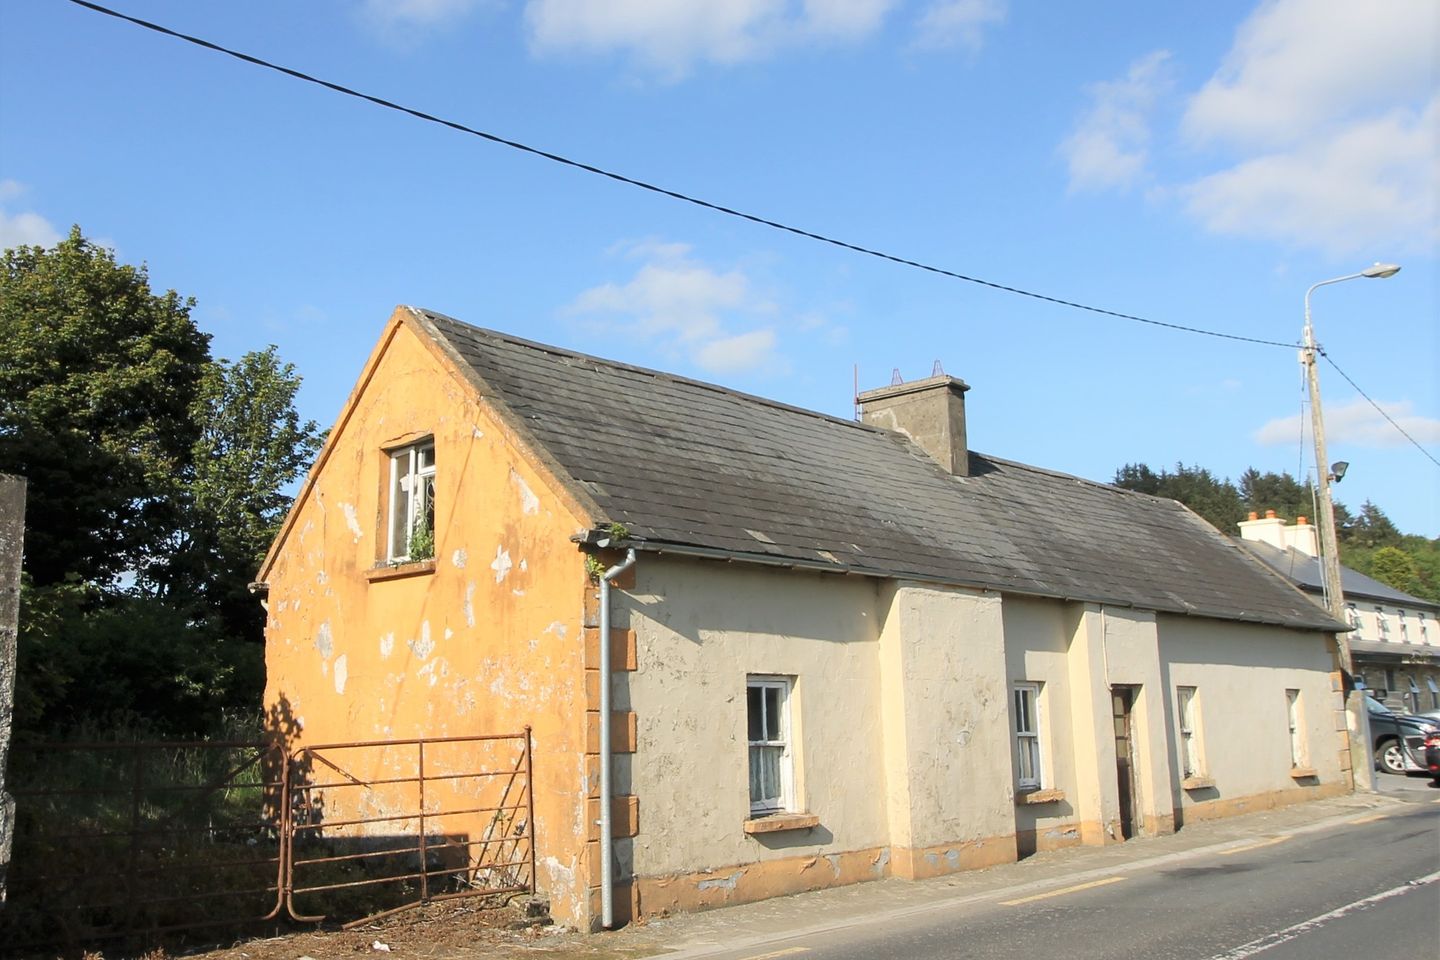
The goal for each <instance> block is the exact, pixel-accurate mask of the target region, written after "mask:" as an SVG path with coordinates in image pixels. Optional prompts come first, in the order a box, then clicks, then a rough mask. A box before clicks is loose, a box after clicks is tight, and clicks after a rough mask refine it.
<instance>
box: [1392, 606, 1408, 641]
mask: <svg viewBox="0 0 1440 960" xmlns="http://www.w3.org/2000/svg"><path fill="white" fill-rule="evenodd" d="M1395 619H1396V620H1398V621H1399V622H1400V642H1401V643H1409V642H1410V627H1409V625H1408V624H1406V622H1405V611H1404V610H1396V611H1395Z"/></svg>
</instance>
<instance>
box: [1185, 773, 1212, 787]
mask: <svg viewBox="0 0 1440 960" xmlns="http://www.w3.org/2000/svg"><path fill="white" fill-rule="evenodd" d="M1180 786H1181V787H1182V788H1183V789H1185V790H1205V789H1207V788H1209V787H1213V786H1215V778H1214V777H1206V776H1195V777H1186V778H1185V779H1184V780H1181V781H1180Z"/></svg>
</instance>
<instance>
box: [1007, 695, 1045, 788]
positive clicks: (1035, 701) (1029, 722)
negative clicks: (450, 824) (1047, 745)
mask: <svg viewBox="0 0 1440 960" xmlns="http://www.w3.org/2000/svg"><path fill="white" fill-rule="evenodd" d="M1013 699H1014V704H1013V706H1014V711H1013V712H1014V717H1015V759H1016V764H1017V766H1016V771H1017V775H1016V778H1015V782H1016V783H1017V784H1018V785H1019V786H1020V787H1021V789H1027V790H1038V789H1040V787H1041V786H1042V784H1041V782H1040V781H1041V776H1040V771H1041V765H1040V684H1038V683H1017V684H1015V688H1014V693H1013Z"/></svg>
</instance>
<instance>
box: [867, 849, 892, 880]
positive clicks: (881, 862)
mask: <svg viewBox="0 0 1440 960" xmlns="http://www.w3.org/2000/svg"><path fill="white" fill-rule="evenodd" d="M870 871H871V872H872V873H874V874H875V876H877V877H884V876H887V875H888V874H889V872H890V848H889V847H883V848H881V850H880V855H879V856H877V857H876V858H875V859H874V860H873V861H871V863H870Z"/></svg>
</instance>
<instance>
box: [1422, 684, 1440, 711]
mask: <svg viewBox="0 0 1440 960" xmlns="http://www.w3.org/2000/svg"><path fill="white" fill-rule="evenodd" d="M1425 685H1426V686H1427V687H1429V688H1430V705H1431V706H1432V707H1434V708H1435V709H1436V710H1440V684H1437V683H1436V682H1435V678H1434V677H1426V678H1425Z"/></svg>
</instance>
